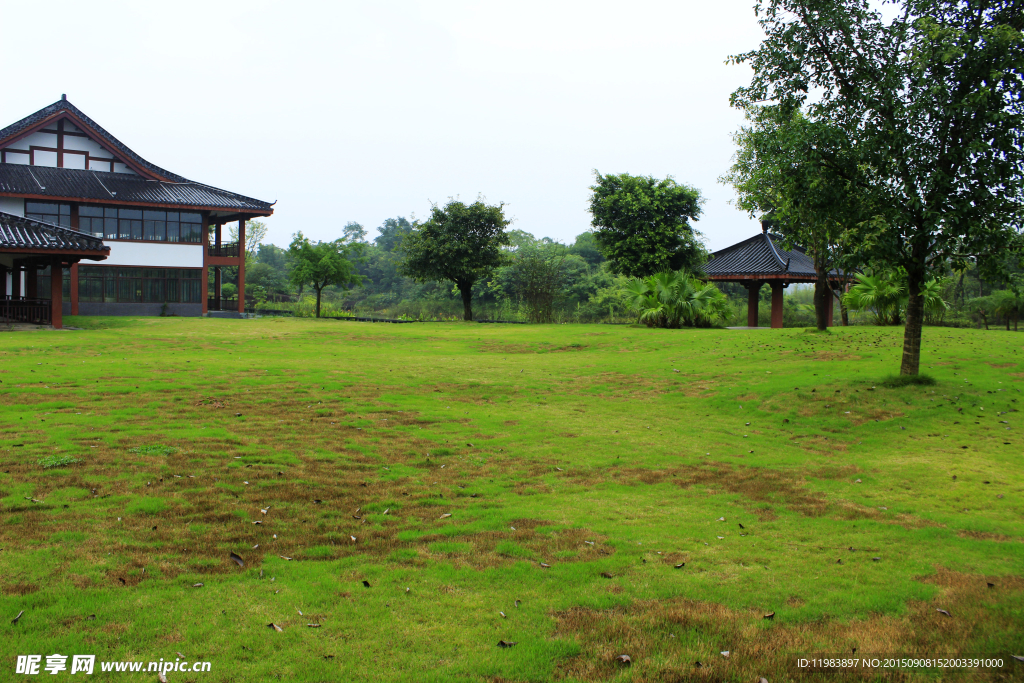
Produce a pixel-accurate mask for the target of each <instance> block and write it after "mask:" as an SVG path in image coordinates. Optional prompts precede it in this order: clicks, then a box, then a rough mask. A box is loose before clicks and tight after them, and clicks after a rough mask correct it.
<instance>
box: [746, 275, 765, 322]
mask: <svg viewBox="0 0 1024 683" xmlns="http://www.w3.org/2000/svg"><path fill="white" fill-rule="evenodd" d="M761 285H762V283H761V282H750V283H748V284H747V327H757V304H758V297H759V296H760V295H761Z"/></svg>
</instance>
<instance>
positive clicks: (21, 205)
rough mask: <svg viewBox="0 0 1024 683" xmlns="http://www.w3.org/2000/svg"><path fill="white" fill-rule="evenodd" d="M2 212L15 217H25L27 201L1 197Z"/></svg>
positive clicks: (0, 208) (0, 209) (0, 207)
mask: <svg viewBox="0 0 1024 683" xmlns="http://www.w3.org/2000/svg"><path fill="white" fill-rule="evenodd" d="M0 211H3V212H4V213H10V214H14V215H15V216H24V215H25V200H24V199H22V198H21V197H0Z"/></svg>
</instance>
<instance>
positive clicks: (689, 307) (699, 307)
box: [622, 271, 731, 329]
mask: <svg viewBox="0 0 1024 683" xmlns="http://www.w3.org/2000/svg"><path fill="white" fill-rule="evenodd" d="M622 295H623V298H624V299H625V301H626V305H627V306H628V307H629V308H630V310H632V311H633V312H634V313H636V314H637V321H638V322H642V323H644V324H645V325H647V326H648V327H667V328H672V329H676V328H679V327H683V326H687V327H708V326H711V325H714V324H717V323H720V322H724V321H725V320H726V319H727V318H728V317H729V314H730V313H731V309H730V307H729V302H728V300H727V299H726V297H725V295H724V294H722V292H720V291H719V289H718V288H717V287H715V286H714V285H713V284H711V283H704V282H701V281H700V280H698V279H696V278H695V277H693V275H691V274H690V273H687V272H686V271H675V272H673V271H666V272H662V273H657V274H655V275H650V276H648V277H645V278H630V279H629V280H627V281H626V282H625V283H624V284H623V287H622Z"/></svg>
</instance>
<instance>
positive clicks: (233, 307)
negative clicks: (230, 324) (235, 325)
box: [206, 299, 238, 311]
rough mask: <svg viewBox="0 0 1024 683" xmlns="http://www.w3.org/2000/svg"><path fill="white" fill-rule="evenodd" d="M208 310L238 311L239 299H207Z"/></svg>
mask: <svg viewBox="0 0 1024 683" xmlns="http://www.w3.org/2000/svg"><path fill="white" fill-rule="evenodd" d="M206 310H208V311H237V310H238V299H221V300H220V301H219V302H218V301H217V300H216V299H207V300H206Z"/></svg>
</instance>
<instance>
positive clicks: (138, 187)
mask: <svg viewBox="0 0 1024 683" xmlns="http://www.w3.org/2000/svg"><path fill="white" fill-rule="evenodd" d="M0 193H7V194H15V195H39V196H44V197H53V198H55V199H57V198H66V199H92V200H96V201H101V202H102V201H116V202H130V203H133V204H173V205H175V206H181V207H183V208H185V207H208V208H216V209H231V210H238V211H269V210H271V209H270V207H271V205H270V204H268V203H267V202H262V201H260V200H258V199H253V198H251V197H245V196H243V195H240V194H235V193H234V192H228V191H227V190H219V189H217V188H215V187H210V186H209V185H202V184H200V183H193V182H190V181H185V182H182V183H164V182H160V181H156V180H146V179H145V178H143V177H141V176H137V175H131V174H128V173H107V172H104V171H82V170H78V169H70V168H53V167H50V166H26V165H23V164H0Z"/></svg>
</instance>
